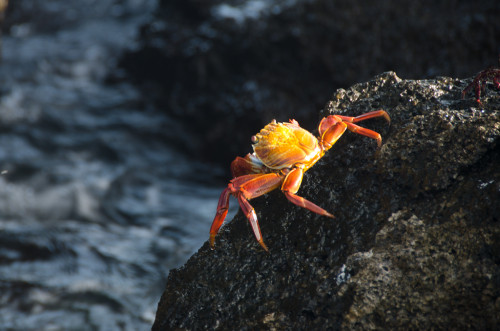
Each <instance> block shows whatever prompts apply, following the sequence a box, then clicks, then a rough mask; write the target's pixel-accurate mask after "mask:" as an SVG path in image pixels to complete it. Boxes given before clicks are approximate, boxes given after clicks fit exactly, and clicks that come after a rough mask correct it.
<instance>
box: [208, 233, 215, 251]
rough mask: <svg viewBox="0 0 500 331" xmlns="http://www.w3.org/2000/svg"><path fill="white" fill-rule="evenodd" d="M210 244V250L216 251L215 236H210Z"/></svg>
mask: <svg viewBox="0 0 500 331" xmlns="http://www.w3.org/2000/svg"><path fill="white" fill-rule="evenodd" d="M209 243H210V248H211V249H212V250H214V249H215V235H210V239H209Z"/></svg>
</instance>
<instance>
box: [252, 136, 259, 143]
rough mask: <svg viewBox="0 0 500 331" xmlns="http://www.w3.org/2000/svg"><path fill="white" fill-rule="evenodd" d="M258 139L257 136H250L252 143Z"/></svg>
mask: <svg viewBox="0 0 500 331" xmlns="http://www.w3.org/2000/svg"><path fill="white" fill-rule="evenodd" d="M258 141H259V138H257V136H252V143H254V144H256V143H257V142H258Z"/></svg>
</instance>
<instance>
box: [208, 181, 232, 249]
mask: <svg viewBox="0 0 500 331" xmlns="http://www.w3.org/2000/svg"><path fill="white" fill-rule="evenodd" d="M230 194H231V190H230V188H229V186H228V187H227V188H226V189H225V190H224V191H222V193H221V195H220V197H219V203H218V204H217V212H216V213H215V218H214V221H213V222H212V226H211V227H210V246H211V247H212V249H213V248H214V243H215V235H216V234H217V232H219V229H220V227H221V226H222V223H224V219H225V218H226V215H227V210H228V208H229V195H230Z"/></svg>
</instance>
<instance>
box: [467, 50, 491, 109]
mask: <svg viewBox="0 0 500 331" xmlns="http://www.w3.org/2000/svg"><path fill="white" fill-rule="evenodd" d="M498 60H499V62H500V56H499V59H498ZM488 80H492V81H493V84H495V86H496V88H497V89H499V90H500V68H495V67H489V68H487V69H485V70H483V71H481V72H480V73H478V74H477V75H476V77H474V80H472V82H471V83H470V84H469V85H467V87H465V88H464V89H463V91H462V99H464V98H465V95H466V94H467V93H468V92H469V91H470V90H471V89H472V88H474V90H475V92H476V101H477V103H478V104H480V105H481V100H480V99H481V93H483V94H484V93H485V90H486V82H487V81H488Z"/></svg>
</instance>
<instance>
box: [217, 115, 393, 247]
mask: <svg viewBox="0 0 500 331" xmlns="http://www.w3.org/2000/svg"><path fill="white" fill-rule="evenodd" d="M375 117H383V118H385V119H386V120H387V121H388V122H389V123H390V117H389V115H388V114H387V113H386V112H385V111H384V110H377V111H372V112H369V113H366V114H362V115H359V116H356V117H350V116H342V115H329V116H327V117H324V118H323V119H322V120H321V122H320V123H319V126H318V133H319V135H318V137H317V138H316V137H315V136H314V135H313V134H312V133H310V132H309V131H307V130H305V129H303V128H301V127H300V126H299V123H298V122H297V121H295V120H290V122H283V123H281V122H276V120H273V121H272V122H271V123H269V124H267V125H266V126H265V127H264V128H263V129H262V130H261V131H260V132H259V133H257V134H256V135H255V136H253V137H252V143H253V146H252V147H253V150H254V152H253V153H252V154H250V153H249V154H247V155H246V156H245V157H239V156H238V157H237V158H236V159H235V160H234V161H233V162H232V163H231V172H232V175H233V179H232V180H231V181H230V182H229V184H228V186H227V188H226V189H225V190H223V191H222V193H221V195H220V198H219V202H218V204H217V212H216V214H215V218H214V221H213V222H212V226H211V228H210V246H211V247H212V249H214V246H215V236H216V235H217V233H218V232H219V229H220V227H221V226H222V223H223V222H224V219H225V218H226V215H227V211H228V207H229V196H230V195H233V196H234V197H236V199H237V200H238V203H239V205H240V207H241V210H242V211H243V213H244V214H245V216H246V218H247V219H248V221H249V222H250V225H251V227H252V230H253V233H254V235H255V239H257V241H258V243H259V244H260V245H261V246H262V248H264V250H266V251H268V248H267V246H266V244H265V243H264V240H263V238H262V234H261V231H260V227H259V222H258V220H257V215H256V213H255V210H254V208H253V207H252V206H251V205H250V202H249V200H251V199H253V198H256V197H259V196H261V195H263V194H266V193H268V192H270V191H272V190H274V189H277V188H278V187H280V188H281V191H282V192H283V193H284V194H285V196H286V197H287V199H288V200H289V201H290V202H292V203H294V204H296V205H298V206H300V207H303V208H306V209H308V210H310V211H312V212H314V213H316V214H319V215H323V216H327V217H331V218H333V217H334V216H333V215H332V214H330V213H329V212H327V211H326V210H324V209H323V208H321V207H319V206H317V205H316V204H314V203H312V202H310V201H309V200H306V199H305V198H303V197H301V196H298V195H297V191H298V190H299V188H300V184H301V182H302V178H303V176H304V173H305V172H306V171H307V170H308V169H310V168H311V167H312V166H313V165H314V164H315V163H316V162H318V160H319V159H321V158H322V157H323V155H324V154H325V152H326V151H328V150H329V149H330V148H331V147H332V146H333V144H335V143H336V142H337V140H338V139H339V138H340V136H342V134H343V133H344V132H345V130H346V129H348V130H350V131H352V132H355V133H357V134H361V135H364V136H367V137H369V138H372V139H375V140H376V141H377V144H378V146H379V147H380V146H381V145H382V137H381V136H380V134H379V133H377V132H375V131H372V130H369V129H366V128H363V127H360V126H358V125H356V124H355V123H357V122H361V121H364V120H367V119H370V118H375Z"/></svg>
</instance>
